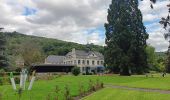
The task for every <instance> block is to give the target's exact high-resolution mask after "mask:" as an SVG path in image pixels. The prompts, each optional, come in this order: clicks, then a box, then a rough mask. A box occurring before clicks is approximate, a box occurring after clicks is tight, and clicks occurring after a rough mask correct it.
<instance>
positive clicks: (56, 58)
mask: <svg viewBox="0 0 170 100" xmlns="http://www.w3.org/2000/svg"><path fill="white" fill-rule="evenodd" d="M63 60H64V56H56V55H50V56H48V57H47V58H46V63H53V64H58V63H63Z"/></svg>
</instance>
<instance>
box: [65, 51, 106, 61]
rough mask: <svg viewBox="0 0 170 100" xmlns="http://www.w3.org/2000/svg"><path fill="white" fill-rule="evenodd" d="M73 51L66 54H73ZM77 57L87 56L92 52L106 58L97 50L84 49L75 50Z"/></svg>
mask: <svg viewBox="0 0 170 100" xmlns="http://www.w3.org/2000/svg"><path fill="white" fill-rule="evenodd" d="M71 54H72V52H69V53H67V55H66V56H69V55H71ZM75 54H76V57H78V58H86V57H88V56H89V55H91V54H94V55H95V56H96V57H97V58H99V59H104V57H103V54H101V53H99V52H96V51H88V52H87V51H83V50H75Z"/></svg>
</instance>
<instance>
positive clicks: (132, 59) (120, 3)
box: [105, 0, 148, 75]
mask: <svg viewBox="0 0 170 100" xmlns="http://www.w3.org/2000/svg"><path fill="white" fill-rule="evenodd" d="M107 21H108V23H105V30H106V40H105V43H106V47H105V64H106V66H108V67H109V69H110V70H111V71H113V72H118V73H120V74H121V75H130V74H131V72H132V73H143V72H144V71H146V70H147V56H146V52H145V47H146V39H147V38H148V34H147V33H146V31H145V27H144V25H143V23H142V14H141V12H140V10H139V9H138V0H112V4H111V5H110V6H109V9H108V16H107Z"/></svg>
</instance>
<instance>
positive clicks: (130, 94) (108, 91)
mask: <svg viewBox="0 0 170 100" xmlns="http://www.w3.org/2000/svg"><path fill="white" fill-rule="evenodd" d="M169 98H170V95H169V94H161V93H155V92H139V91H135V90H124V89H113V88H104V89H102V90H100V91H98V92H96V93H94V94H92V95H90V96H87V97H85V98H83V99H82V100H169Z"/></svg>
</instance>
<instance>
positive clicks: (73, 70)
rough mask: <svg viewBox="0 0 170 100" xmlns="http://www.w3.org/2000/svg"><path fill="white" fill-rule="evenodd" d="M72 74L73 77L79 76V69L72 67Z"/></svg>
mask: <svg viewBox="0 0 170 100" xmlns="http://www.w3.org/2000/svg"><path fill="white" fill-rule="evenodd" d="M72 74H73V75H75V76H77V75H79V74H80V68H79V67H74V68H73V69H72Z"/></svg>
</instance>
